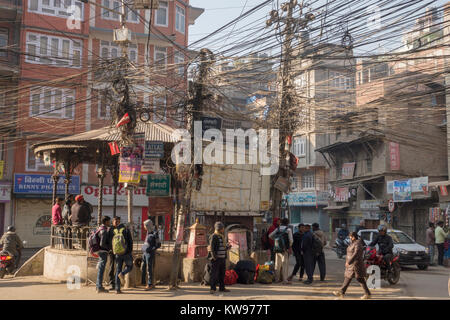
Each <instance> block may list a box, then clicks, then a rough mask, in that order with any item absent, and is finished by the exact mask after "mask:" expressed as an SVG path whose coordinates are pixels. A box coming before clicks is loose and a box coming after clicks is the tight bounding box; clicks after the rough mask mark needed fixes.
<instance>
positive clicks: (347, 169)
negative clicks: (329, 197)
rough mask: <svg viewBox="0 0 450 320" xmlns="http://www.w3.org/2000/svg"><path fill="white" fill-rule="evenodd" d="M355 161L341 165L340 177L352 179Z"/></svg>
mask: <svg viewBox="0 0 450 320" xmlns="http://www.w3.org/2000/svg"><path fill="white" fill-rule="evenodd" d="M355 164H356V163H355V162H347V163H344V164H343V165H342V179H353V174H354V172H355Z"/></svg>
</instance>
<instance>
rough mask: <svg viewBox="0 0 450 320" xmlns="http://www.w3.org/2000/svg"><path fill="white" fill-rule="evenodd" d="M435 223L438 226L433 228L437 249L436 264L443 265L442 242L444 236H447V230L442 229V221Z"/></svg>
mask: <svg viewBox="0 0 450 320" xmlns="http://www.w3.org/2000/svg"><path fill="white" fill-rule="evenodd" d="M437 225H438V226H437V228H436V230H435V240H436V247H437V249H438V265H440V266H444V243H445V238H447V236H448V231H447V232H445V231H444V229H443V227H444V222H443V221H439V222H438V223H437Z"/></svg>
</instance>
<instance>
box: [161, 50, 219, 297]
mask: <svg viewBox="0 0 450 320" xmlns="http://www.w3.org/2000/svg"><path fill="white" fill-rule="evenodd" d="M212 61H213V55H212V52H211V51H209V50H208V49H201V50H200V68H199V76H198V80H197V81H196V82H195V83H194V86H193V91H194V96H193V98H192V99H190V119H189V125H188V127H189V132H190V135H191V164H190V168H189V178H188V182H187V185H186V189H185V193H184V198H183V200H182V201H181V205H180V208H179V210H178V218H177V229H176V230H177V236H176V240H175V248H174V252H173V260H172V270H171V273H170V283H169V289H177V288H178V285H177V279H178V270H179V267H180V259H181V244H182V243H183V236H184V222H185V219H186V216H187V215H188V214H189V213H190V209H191V194H192V184H193V180H194V174H195V165H194V163H193V161H194V152H195V150H194V122H195V121H197V120H198V119H200V115H201V113H202V109H203V103H204V100H205V99H206V97H205V88H204V83H205V81H206V79H207V76H208V67H209V65H210V64H211V63H212Z"/></svg>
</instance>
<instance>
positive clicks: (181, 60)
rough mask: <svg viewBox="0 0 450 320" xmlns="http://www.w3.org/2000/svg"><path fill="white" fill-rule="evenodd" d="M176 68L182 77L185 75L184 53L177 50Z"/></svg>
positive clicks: (175, 57) (175, 56)
mask: <svg viewBox="0 0 450 320" xmlns="http://www.w3.org/2000/svg"><path fill="white" fill-rule="evenodd" d="M174 60H175V61H174V62H175V68H176V70H177V74H178V75H179V76H180V77H182V76H184V55H183V53H181V52H179V51H177V52H175V55H174Z"/></svg>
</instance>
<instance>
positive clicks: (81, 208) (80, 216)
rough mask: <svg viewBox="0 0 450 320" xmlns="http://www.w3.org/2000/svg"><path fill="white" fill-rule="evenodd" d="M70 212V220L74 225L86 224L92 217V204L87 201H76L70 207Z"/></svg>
mask: <svg viewBox="0 0 450 320" xmlns="http://www.w3.org/2000/svg"><path fill="white" fill-rule="evenodd" d="M70 212H71V215H72V217H71V219H70V220H71V222H72V224H73V225H75V226H87V225H88V224H89V222H90V221H91V219H92V217H91V213H92V206H91V205H90V204H89V203H87V202H83V203H79V202H77V201H76V202H75V203H74V204H73V206H72V207H71V208H70Z"/></svg>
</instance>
